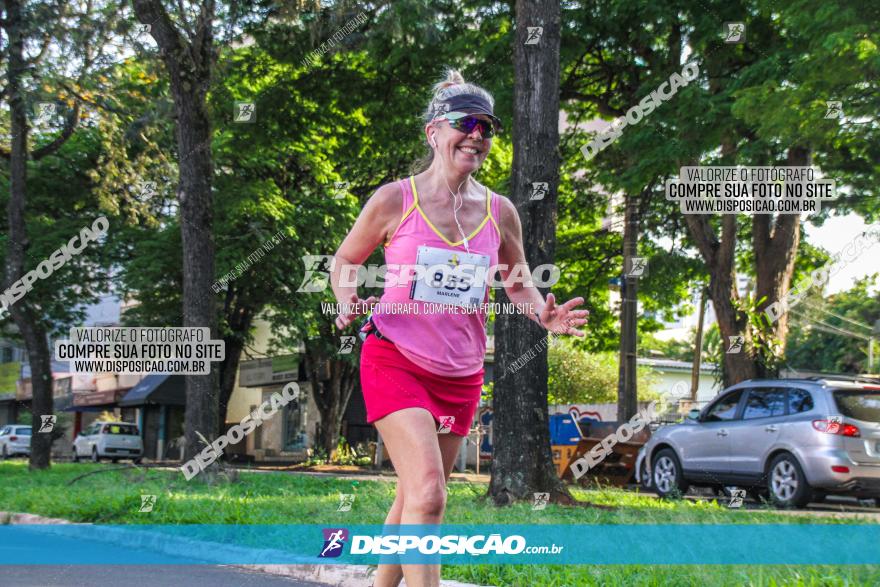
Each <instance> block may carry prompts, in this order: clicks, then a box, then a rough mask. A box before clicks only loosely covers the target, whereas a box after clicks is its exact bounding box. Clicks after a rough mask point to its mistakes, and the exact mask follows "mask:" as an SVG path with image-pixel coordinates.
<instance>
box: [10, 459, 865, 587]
mask: <svg viewBox="0 0 880 587" xmlns="http://www.w3.org/2000/svg"><path fill="white" fill-rule="evenodd" d="M108 467H111V465H93V464H73V463H60V464H55V465H53V467H52V469H51V470H49V471H45V472H35V473H31V472H29V471H28V470H27V463H26V462H25V461H24V460H18V461H6V462H0V510H3V511H12V512H29V513H33V514H40V515H44V516H49V517H57V518H66V519H69V520H73V521H78V522H95V523H103V524H315V523H322V524H327V525H328V526H329V525H344V524H352V523H358V524H381V523H383V522H384V518H385V513H386V512H387V511H388V508H389V507H390V505H391V502H392V501H393V499H394V483H389V482H384V481H364V480H361V481H358V482H357V484H356V485H354V482H353V481H352V480H349V479H336V478H318V477H309V476H304V475H291V474H284V473H247V472H245V473H242V474H241V477H240V479H239V481H238V482H236V483H232V484H218V485H213V486H209V485H206V484H204V483H202V482H199V481H198V480H194V481H192V482H187V481H185V480H184V478H183V476H182V475H181V474H180V473H178V472H175V471H159V470H151V469H140V470H134V469H126V470H121V471H114V472H108V473H99V474H96V475H90V476H88V477H85V478H83V479H80V480H78V481H77V482H75V483H74V484H73V485H72V486H68V485H67V483H68V482H69V481H70V480H71V479H73V478H74V477H76V476H77V475H79V474H82V473H85V472H88V471H93V470H96V469H101V468H108ZM572 492H573V493H574V494H575V495H576V497H578V498H579V499H584V500H590V501H592V502H593V503H598V504H606V505H613V506H616V507H618V508H619V509H617V510H615V511H600V510H596V509H590V508H567V507H561V506H555V505H548V506H547V509H546V510H543V511H532V509H531V505H530V504H528V503H522V504H516V505H513V506H511V507H508V508H503V509H499V508H495V507H493V506H491V505H490V504H489V503H487V502H485V501H484V500H483V495H484V494H485V486H483V485H473V484H466V483H457V482H453V483H451V484H450V486H449V500H448V505H447V513H446V517H445V522H447V523H452V524H483V523H485V524H663V523H676V524H687V523H701V524H712V523H718V524H738V523H743V524H747V523H804V522H810V523H837V524H845V523H852V522H851V521H847V520H832V519H826V518H822V519H817V518H809V517H806V516H803V517H801V516H790V515H785V514H779V513H774V512H772V511H769V510H768V511H736V510H729V509H728V508H727V507H725V506H723V505H718V504H716V503H714V502H692V501H687V500H682V501H660V500H657V499H655V498H653V497H647V496H641V495H639V494H637V493H632V492H626V491H622V490H619V489H607V490H599V491H585V490H581V489H578V488H574V489H572ZM341 493H354V494H356V495H357V497H356V499H355V502H354V505H353V507H352V511H350V512H337V511H336V508H337V506H338V504H339V495H340V494H341ZM142 494H154V495H156V496H157V501H156V505H155V507H154V509H153V512H151V513H140V512H139V511H138V509H139V507H140V504H141V498H140V496H141V495H142ZM586 539H588V537H587V536H585V540H586ZM793 546H794V545H793ZM756 548H760V545H756ZM443 577H444V578H448V579H457V580H460V581H466V582H471V583H478V584H482V585H505V586H506V585H512V586H527V585H542V586H547V587H563V586H569V587H575V586H581V585H597V586H599V585H602V586H605V585H612V586H616V585H620V586H624V585H626V586H630V585H634V586H641V585H645V586H648V585H651V586H653V585H662V586H664V587H671V586H677V585H701V586H703V585H705V586H714V585H723V586H726V585H731V586H733V585H768V586H776V585H799V586H800V585H805V586H811V585H817V586H818V585H880V567H877V566H869V565H858V566H761V565H687V566H684V565H677V566H671V565H651V566H647V565H568V566H562V565H468V566H465V565H446V566H444V567H443Z"/></svg>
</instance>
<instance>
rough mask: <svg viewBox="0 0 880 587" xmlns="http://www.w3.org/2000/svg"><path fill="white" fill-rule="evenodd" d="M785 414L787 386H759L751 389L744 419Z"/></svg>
mask: <svg viewBox="0 0 880 587" xmlns="http://www.w3.org/2000/svg"><path fill="white" fill-rule="evenodd" d="M784 415H785V388H784V387H758V388H755V389H752V390H750V391H749V398H748V399H747V400H746V407H745V410H743V420H754V419H755V418H772V417H773V416H784Z"/></svg>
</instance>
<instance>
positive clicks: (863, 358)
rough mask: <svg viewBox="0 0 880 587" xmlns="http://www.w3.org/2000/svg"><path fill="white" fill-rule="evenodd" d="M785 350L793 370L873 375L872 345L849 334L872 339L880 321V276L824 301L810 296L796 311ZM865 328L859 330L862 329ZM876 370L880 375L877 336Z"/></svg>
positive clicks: (859, 282) (865, 280) (875, 349)
mask: <svg viewBox="0 0 880 587" xmlns="http://www.w3.org/2000/svg"><path fill="white" fill-rule="evenodd" d="M791 312H792V317H791V331H790V336H789V339H788V344H787V346H786V350H785V356H786V360H787V363H788V365H789V366H790V367H792V368H793V369H798V370H807V371H821V372H826V373H850V374H859V373H871V372H872V371H871V370H870V369H869V367H868V341H866V340H863V339H861V338H859V337H855V336H852V335H849V334H847V332H854V333H857V334H859V335H861V336H870V334H871V330H872V327H873V325H874V323H875V322H876V321H877V320H878V319H880V288H878V275H877V274H874V275H873V276H870V277H866V278H864V279H860V280H858V281H857V282H856V283H855V284H854V285H853V287H852V288H851V289H849V290H847V291H842V292H839V293H836V294H834V295H832V296H829V297H828V298H827V299H823V298H822V296H821V295H819V294H815V295H812V296H807V297H806V298H804V300H803V301H802V302H801V303H800V304H798V305H797V306H795V307H794V308H793V309H792V310H791ZM860 324H861V325H863V326H859V325H860ZM874 338H875V341H874V369H873V373H877V372H878V371H880V368H878V365H880V344H878V340H880V336H877V335H876V334H875V335H874Z"/></svg>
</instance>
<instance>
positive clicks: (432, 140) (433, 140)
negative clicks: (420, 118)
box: [431, 133, 437, 147]
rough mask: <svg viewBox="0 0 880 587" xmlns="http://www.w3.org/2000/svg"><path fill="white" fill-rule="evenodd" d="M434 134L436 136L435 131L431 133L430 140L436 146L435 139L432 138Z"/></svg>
mask: <svg viewBox="0 0 880 587" xmlns="http://www.w3.org/2000/svg"><path fill="white" fill-rule="evenodd" d="M436 136H437V133H431V142H432V143H434V146H435V147H436V146H437V139H435V138H434V137H436Z"/></svg>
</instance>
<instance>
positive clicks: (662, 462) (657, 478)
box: [651, 448, 690, 497]
mask: <svg viewBox="0 0 880 587" xmlns="http://www.w3.org/2000/svg"><path fill="white" fill-rule="evenodd" d="M651 480H652V481H653V485H654V491H656V492H657V495H659V496H660V497H681V496H682V495H684V494H685V493H687V490H688V489H689V488H690V486H689V485H688V483H687V481H685V479H684V471H682V468H681V463H680V462H679V461H678V457H677V456H675V452H674V451H673V450H672V449H671V448H664V449H663V450H661V451H660V452H658V453H657V454H656V455H655V456H654V459H653V460H652V462H651Z"/></svg>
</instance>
